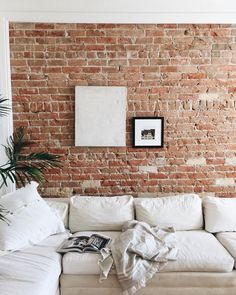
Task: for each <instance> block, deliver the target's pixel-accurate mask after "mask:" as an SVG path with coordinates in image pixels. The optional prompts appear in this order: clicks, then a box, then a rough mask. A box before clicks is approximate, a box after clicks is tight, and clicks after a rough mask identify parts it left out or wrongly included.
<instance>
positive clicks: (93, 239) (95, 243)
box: [57, 234, 111, 253]
mask: <svg viewBox="0 0 236 295" xmlns="http://www.w3.org/2000/svg"><path fill="white" fill-rule="evenodd" d="M110 241H111V239H110V238H109V237H105V236H102V235H99V234H92V235H91V236H90V237H88V236H78V237H69V238H68V239H66V240H65V241H64V242H63V243H62V244H61V245H60V247H59V248H58V249H57V252H58V253H67V252H79V253H84V252H94V253H99V252H100V251H101V249H102V248H105V247H106V246H107V245H108V243H109V242H110Z"/></svg>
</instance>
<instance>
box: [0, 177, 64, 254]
mask: <svg viewBox="0 0 236 295" xmlns="http://www.w3.org/2000/svg"><path fill="white" fill-rule="evenodd" d="M37 186H38V184H37V183H36V182H32V183H30V184H28V185H26V186H25V187H23V188H21V189H18V190H16V191H15V192H13V193H9V194H7V195H4V196H2V197H1V198H0V204H1V205H2V206H3V207H4V208H5V209H6V210H7V212H6V215H5V216H6V218H7V219H8V223H5V222H3V221H1V222H0V250H19V249H21V248H23V247H27V246H30V245H32V244H37V243H39V242H41V241H42V240H44V239H45V238H47V237H48V236H50V235H53V234H56V233H59V232H63V231H65V228H64V225H63V222H62V220H61V219H60V218H58V217H57V216H56V215H55V214H54V212H53V211H52V210H51V208H50V207H49V206H48V205H47V203H46V202H45V201H44V200H43V199H42V198H41V197H40V195H39V194H38V192H37Z"/></svg>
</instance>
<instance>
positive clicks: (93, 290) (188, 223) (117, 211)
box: [0, 194, 236, 295]
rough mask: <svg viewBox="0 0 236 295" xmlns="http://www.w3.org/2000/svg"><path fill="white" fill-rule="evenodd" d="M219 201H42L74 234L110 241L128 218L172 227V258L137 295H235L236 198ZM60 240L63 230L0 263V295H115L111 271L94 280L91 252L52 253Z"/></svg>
mask: <svg viewBox="0 0 236 295" xmlns="http://www.w3.org/2000/svg"><path fill="white" fill-rule="evenodd" d="M224 201H225V199H222V200H220V199H218V198H206V199H205V200H204V202H203V206H202V200H201V199H200V198H199V197H198V196H197V195H193V194H190V195H182V196H181V195H180V196H174V197H163V198H143V199H139V198H138V199H133V198H132V197H131V198H130V197H115V198H114V197H110V198H104V197H103V198H102V197H73V198H71V199H53V200H52V199H48V200H47V202H48V204H49V205H50V206H51V208H52V209H53V210H55V211H57V212H58V214H60V215H61V218H63V220H64V224H65V226H66V227H67V228H68V229H69V230H71V231H72V233H73V234H74V235H78V234H91V233H94V232H99V233H102V234H105V235H107V236H110V237H111V238H112V239H113V240H114V238H115V237H117V236H118V235H119V234H120V230H121V227H122V224H123V223H124V222H125V221H126V220H130V219H133V218H136V219H137V220H140V221H146V222H148V223H149V224H151V225H156V224H159V225H160V226H163V227H164V226H170V225H172V226H174V227H175V228H176V237H177V244H178V249H179V253H178V259H177V260H176V261H170V262H168V264H167V265H166V266H165V267H164V268H163V269H162V270H161V272H160V273H157V274H156V275H155V276H154V277H153V278H152V279H151V280H150V281H149V282H148V284H147V286H146V287H145V288H142V289H140V290H139V291H138V292H137V293H136V294H137V295H146V294H147V295H154V294H155V295H156V294H158V295H178V294H181V295H185V294H186V295H224V294H225V295H229V294H236V271H235V270H234V268H235V259H236V232H234V231H236V228H235V227H234V225H235V224H236V214H235V216H234V212H236V199H233V202H232V204H228V201H227V200H226V201H225V202H224ZM225 208H226V209H227V208H228V209H227V210H228V211H227V210H226V209H225ZM203 209H204V210H203ZM230 210H231V212H230ZM222 213H223V216H222ZM232 214H233V216H232ZM203 217H205V225H204V218H203ZM214 219H215V222H214V223H213V222H212V221H213V220H214ZM234 222H235V224H234ZM204 226H205V227H206V228H207V229H208V231H206V230H205V229H204ZM221 227H222V228H223V230H221ZM228 228H229V229H230V230H229V231H228ZM211 231H213V233H212V232H211ZM66 236H68V233H67V232H64V233H60V234H56V235H52V236H50V237H48V238H46V239H45V240H43V241H42V242H40V243H39V244H37V245H35V246H31V247H28V248H24V249H23V250H20V251H16V252H13V253H9V254H7V255H4V256H2V257H0V294H1V295H28V294H29V295H30V294H34V295H58V294H59V292H60V294H61V295H93V294H94V295H95V294H96V295H100V294H101V295H110V294H112V295H116V294H117V295H118V294H122V291H121V288H120V286H119V283H118V281H117V279H116V273H115V270H114V269H113V270H112V272H111V274H110V275H109V277H108V279H107V280H105V281H103V282H102V283H100V282H99V267H98V264H97V261H98V259H99V255H98V254H91V253H84V254H78V253H75V252H70V253H66V254H64V255H63V256H61V255H59V254H58V253H56V251H55V250H56V248H57V247H58V246H59V244H61V242H62V241H63V240H64V239H65V237H66ZM59 286H60V287H59Z"/></svg>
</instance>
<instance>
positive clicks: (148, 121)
mask: <svg viewBox="0 0 236 295" xmlns="http://www.w3.org/2000/svg"><path fill="white" fill-rule="evenodd" d="M163 146H164V117H133V147H136V148H162V147H163Z"/></svg>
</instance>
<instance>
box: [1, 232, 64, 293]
mask: <svg viewBox="0 0 236 295" xmlns="http://www.w3.org/2000/svg"><path fill="white" fill-rule="evenodd" d="M67 237H68V233H62V234H57V235H53V236H51V237H49V238H47V239H46V240H44V241H42V242H41V243H40V244H39V245H37V246H32V247H29V248H25V249H23V250H21V251H16V252H13V253H8V254H7V255H5V256H2V257H0V294H1V295H55V294H56V292H57V290H58V283H59V276H60V273H61V255H59V254H58V253H56V252H55V250H56V248H57V247H58V246H59V245H60V244H61V243H62V241H63V240H64V239H65V238H67Z"/></svg>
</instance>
